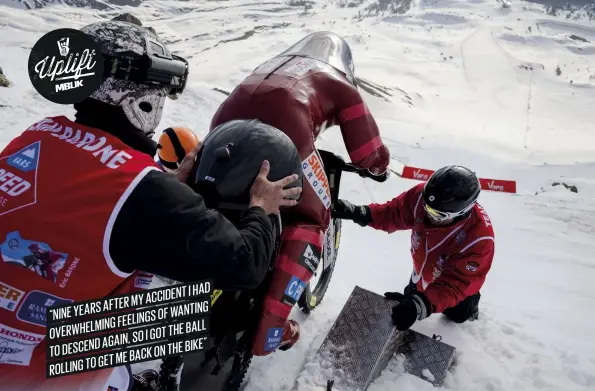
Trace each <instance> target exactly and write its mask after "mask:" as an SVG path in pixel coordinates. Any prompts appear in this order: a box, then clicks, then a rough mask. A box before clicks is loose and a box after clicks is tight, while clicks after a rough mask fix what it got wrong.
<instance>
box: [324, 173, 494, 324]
mask: <svg viewBox="0 0 595 391" xmlns="http://www.w3.org/2000/svg"><path fill="white" fill-rule="evenodd" d="M480 191H481V185H480V183H479V180H478V179H477V177H476V176H475V174H474V173H473V172H472V171H471V170H469V169H467V168H465V167H461V166H447V167H443V168H441V169H439V170H438V171H436V172H435V173H434V174H433V175H432V176H431V177H430V178H429V179H428V181H427V182H426V183H420V184H418V185H416V186H414V187H413V188H411V189H410V190H408V191H406V192H404V193H402V194H401V195H399V196H398V197H396V198H394V199H392V200H391V201H388V202H386V203H384V204H370V205H361V206H355V205H353V204H351V203H350V202H348V201H345V200H338V202H337V204H336V206H335V209H334V211H333V216H335V217H338V218H341V219H348V220H352V221H354V222H355V223H357V224H359V225H361V226H363V227H365V226H369V227H372V228H374V229H377V230H381V231H385V232H388V233H389V234H390V233H393V232H395V231H400V230H411V256H412V257H413V273H412V274H411V278H410V280H409V284H408V285H407V286H406V287H405V290H404V292H403V293H399V292H387V293H385V294H384V296H385V297H386V298H387V299H389V300H396V301H398V302H399V303H398V304H397V305H395V306H394V307H393V310H392V319H393V323H394V324H395V325H396V326H397V329H398V330H400V331H404V330H407V329H409V328H410V327H411V326H412V325H413V324H414V323H415V321H416V320H422V319H424V318H426V317H428V316H430V315H431V314H434V313H442V314H444V315H445V316H446V317H447V318H448V319H450V320H452V321H454V322H456V323H463V322H465V321H467V320H475V319H477V317H478V315H479V299H480V296H481V295H480V292H479V291H480V289H481V287H482V286H483V284H484V281H485V279H486V276H487V274H488V272H489V270H490V268H491V265H492V259H493V258H494V249H495V241H494V230H493V227H492V222H491V221H490V218H489V216H488V214H487V212H486V211H485V209H484V208H483V207H482V206H481V205H479V204H478V203H477V198H478V196H479V193H480Z"/></svg>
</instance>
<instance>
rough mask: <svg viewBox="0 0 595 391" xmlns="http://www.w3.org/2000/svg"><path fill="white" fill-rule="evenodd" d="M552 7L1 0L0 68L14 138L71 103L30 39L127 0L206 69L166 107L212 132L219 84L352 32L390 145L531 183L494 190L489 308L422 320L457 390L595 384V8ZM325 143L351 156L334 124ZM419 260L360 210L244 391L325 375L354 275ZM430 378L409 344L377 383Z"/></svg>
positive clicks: (356, 198)
mask: <svg viewBox="0 0 595 391" xmlns="http://www.w3.org/2000/svg"><path fill="white" fill-rule="evenodd" d="M98 1H99V0H98ZM539 2H541V3H543V1H537V0H535V1H534V2H531V3H529V2H521V1H518V0H513V1H512V2H511V7H510V8H503V7H502V6H501V2H499V1H497V0H433V1H430V0H415V1H409V0H404V1H394V0H393V1H386V0H374V1H371V2H370V1H361V0H337V1H322V0H321V1H302V0H290V2H285V1H282V0H267V1H256V0H254V1H238V0H227V1H208V2H205V1H200V2H198V1H184V2H180V1H165V0H147V1H144V2H142V3H140V4H139V5H138V6H134V7H130V6H125V7H119V6H116V5H114V2H112V3H107V2H102V4H106V7H105V9H104V10H103V11H97V10H96V9H91V8H73V7H69V6H65V5H49V6H46V7H45V8H43V9H39V10H33V11H27V10H26V9H25V8H24V7H23V5H22V3H21V2H14V1H12V0H0V4H4V5H5V6H2V5H0V45H1V47H2V51H1V52H0V53H1V54H0V67H2V69H3V70H4V73H5V74H6V75H7V77H8V78H9V79H10V80H11V81H12V86H11V87H10V88H1V87H0V118H1V119H2V121H1V122H0V148H2V147H3V146H4V145H5V144H6V143H7V142H8V141H10V139H11V138H12V137H13V136H14V135H16V134H18V133H19V132H21V131H22V130H23V129H24V128H25V127H27V126H28V125H30V124H31V123H33V122H35V121H37V120H39V119H40V118H41V117H42V116H45V115H56V114H59V113H66V114H67V115H71V114H72V113H73V112H72V109H71V108H68V107H61V106H58V105H54V104H51V103H48V102H47V101H45V100H44V99H43V98H41V97H40V96H39V95H38V94H37V93H36V92H35V91H34V90H33V88H32V87H31V83H30V82H29V80H28V77H27V70H26V69H27V68H26V62H27V58H28V55H29V50H30V48H31V47H32V45H33V44H34V42H35V41H36V40H37V39H38V38H39V37H40V36H41V35H42V34H43V33H45V32H47V31H49V30H51V29H53V28H56V27H58V26H59V27H75V28H76V27H80V26H82V25H84V24H86V23H90V22H93V21H96V20H100V19H103V18H111V17H113V16H114V15H115V14H117V13H120V12H122V11H126V12H131V13H133V14H134V15H135V16H137V17H139V18H140V19H141V20H142V21H143V23H144V24H145V25H147V26H152V27H154V28H155V30H156V31H157V33H158V34H159V35H160V36H162V37H163V38H164V39H165V40H166V41H167V42H169V43H170V46H171V48H172V49H173V50H174V51H176V52H178V53H179V54H181V55H183V56H186V57H187V58H188V59H189V61H190V64H191V81H190V84H189V88H188V90H187V91H188V92H187V93H186V94H185V96H184V97H182V98H181V99H180V100H178V101H176V102H168V106H167V107H166V111H165V115H164V119H163V121H162V127H165V126H170V125H173V124H175V125H183V126H189V127H191V128H192V129H194V130H195V131H196V132H197V133H198V134H199V135H204V134H205V133H206V129H207V125H208V123H209V120H210V117H211V115H212V114H213V112H214V111H215V110H216V108H217V106H218V104H219V103H220V102H221V101H222V100H223V99H224V98H225V94H223V93H221V92H218V91H216V90H214V89H218V90H222V91H229V90H231V89H232V88H233V87H234V86H235V85H236V84H237V83H238V82H239V81H240V80H241V79H242V78H244V77H245V76H246V75H247V74H248V72H250V71H251V70H252V69H253V68H255V67H256V66H257V65H258V64H259V63H260V62H262V61H264V60H265V59H267V58H269V57H271V56H273V55H275V54H277V53H279V52H281V51H282V50H284V49H285V48H286V47H287V46H288V45H290V44H291V43H293V42H295V41H297V40H298V39H299V38H301V37H302V36H304V35H305V34H307V33H309V32H312V31H316V30H332V31H335V32H337V33H339V34H342V35H344V36H345V37H346V39H347V40H348V41H349V42H350V44H351V45H352V49H353V52H354V56H355V62H356V74H357V75H358V77H360V78H362V79H364V83H363V87H364V89H365V91H367V92H365V98H366V101H367V102H368V104H369V106H370V109H371V111H372V113H373V114H374V115H375V116H376V118H377V120H378V122H379V124H380V126H381V132H382V136H383V138H384V141H385V142H386V144H387V145H388V146H389V148H390V150H391V153H392V155H393V157H395V158H397V159H399V160H401V161H403V162H405V163H408V164H411V165H414V166H417V167H423V168H428V169H436V168H438V167H440V166H442V165H445V164H450V163H458V164H463V165H467V166H469V167H471V168H472V169H474V170H475V171H476V172H477V173H478V174H479V175H480V176H482V177H492V178H501V179H512V180H516V181H517V183H518V194H516V195H506V194H499V193H489V192H484V193H483V194H482V195H481V203H482V204H483V205H484V206H485V208H486V209H487V211H488V213H489V214H490V216H491V219H492V222H493V224H494V227H495V232H496V238H497V240H496V245H497V250H496V259H495V261H494V266H493V269H492V271H491V273H490V275H489V277H488V280H487V283H486V285H485V288H484V289H483V290H482V302H481V311H482V312H481V315H480V319H479V320H478V321H476V322H472V323H468V324H463V325H453V324H449V323H447V322H445V321H444V320H443V318H442V317H441V316H436V315H434V316H432V317H431V318H429V319H426V320H424V321H423V322H420V323H419V324H416V325H415V326H414V329H416V330H419V331H421V332H424V333H429V334H430V335H431V334H432V333H436V334H440V335H442V336H443V341H445V342H447V343H449V344H452V345H454V346H456V347H457V349H458V352H459V353H460V356H459V357H458V359H457V363H456V365H455V366H454V367H453V368H452V370H451V373H450V374H449V376H448V378H447V380H446V382H445V385H444V388H445V389H449V390H459V391H467V390H469V391H477V390H490V391H497V390H515V391H517V390H540V391H542V390H552V391H560V390H565V391H566V390H568V391H573V390H576V391H579V390H583V391H586V390H594V389H595V337H593V334H592V330H593V324H594V323H595V315H594V311H593V309H594V308H595V293H594V291H593V289H592V286H593V281H595V259H594V257H593V254H595V128H594V124H595V110H594V109H593V108H594V107H595V26H594V24H593V22H592V21H589V20H588V18H583V19H578V20H574V19H573V18H565V17H554V16H552V15H548V14H547V13H546V12H545V10H544V7H543V6H542V5H540V4H537V3H539ZM587 5H588V4H587ZM32 8H33V7H32ZM382 10H385V11H384V12H381V11H382ZM394 11H398V12H405V11H406V12H405V13H395V12H394ZM558 67H559V72H557V68H558ZM557 73H559V75H558V74H557ZM319 146H320V147H321V148H326V149H329V150H332V151H334V152H344V151H345V149H344V147H343V145H342V142H341V136H340V133H339V132H338V131H337V130H336V129H330V130H328V131H327V132H326V133H324V134H323V136H322V138H321V140H319ZM344 180H345V182H344V185H343V187H342V189H343V190H342V196H343V197H344V198H347V199H349V200H351V201H353V202H357V203H368V202H373V201H374V202H382V201H385V200H388V199H390V198H392V197H394V196H395V195H397V194H398V193H399V192H401V191H404V190H406V189H408V188H409V187H410V186H412V185H413V184H414V183H415V182H413V181H407V180H402V179H397V178H394V179H391V180H390V181H388V182H387V183H384V184H377V183H374V182H369V181H368V182H366V181H365V180H363V179H361V178H359V177H357V176H350V175H347V174H346V175H345V176H344ZM554 183H564V184H566V185H568V186H570V185H574V186H576V188H577V191H578V192H577V193H574V192H571V191H569V190H568V189H566V187H565V186H564V185H562V184H559V185H557V186H552V185H553V184H554ZM362 244H365V246H364V245H362ZM370 248H373V249H374V253H372V254H370V250H369V249H370ZM410 270H411V260H410V257H409V234H408V233H396V234H393V235H390V236H388V235H386V234H383V233H379V232H376V231H373V230H371V229H363V228H361V227H359V226H357V225H354V224H350V223H345V225H344V232H343V238H342V241H341V249H340V251H339V259H338V266H337V269H336V272H335V275H334V276H333V280H332V282H331V286H330V288H329V293H328V294H327V296H326V297H325V301H324V302H323V304H322V305H321V307H319V308H318V309H317V310H316V311H314V312H313V313H312V314H311V315H310V316H308V317H306V316H304V315H303V314H301V313H298V312H297V311H294V315H293V316H294V317H295V318H296V319H299V320H300V322H301V324H302V326H303V329H302V330H303V333H302V334H303V337H302V339H301V341H300V343H299V344H297V345H296V346H295V347H294V348H293V349H292V350H290V351H288V352H278V353H275V354H274V355H271V356H269V357H265V358H257V359H255V360H254V362H253V366H252V368H251V370H250V372H249V378H248V385H247V387H246V389H245V390H246V391H258V390H262V391H268V390H289V389H291V388H292V387H293V385H294V380H295V378H296V377H297V376H298V375H299V374H300V372H301V371H302V370H305V371H307V373H311V374H312V375H315V374H316V370H317V368H310V367H308V365H306V364H307V362H308V360H309V359H310V358H311V357H312V356H313V355H314V354H315V352H316V350H317V348H318V347H319V346H320V343H321V342H322V340H323V339H324V337H325V335H326V333H327V331H328V330H329V328H330V327H331V325H332V323H333V321H334V319H335V317H336V316H337V315H338V313H339V311H340V310H341V308H342V306H343V304H344V302H345V300H346V299H347V297H348V295H349V294H350V292H351V290H352V289H353V286H354V285H355V284H358V285H360V286H362V287H364V288H367V289H371V290H373V291H376V292H379V293H383V292H385V291H389V290H400V289H402V288H403V286H404V285H405V284H406V282H407V280H408V277H409V274H410ZM304 365H305V369H304V368H303V366H304ZM430 389H433V387H432V386H431V385H430V384H428V383H426V382H424V381H422V380H420V379H418V378H415V377H413V376H410V375H405V374H403V367H402V365H400V362H399V359H398V357H397V358H395V360H394V362H393V363H392V364H391V367H390V368H389V369H387V370H386V371H385V372H384V373H383V374H382V376H381V377H380V378H379V379H378V380H377V381H376V382H375V383H374V384H373V385H372V387H371V388H370V390H374V391H388V390H399V391H413V390H430Z"/></svg>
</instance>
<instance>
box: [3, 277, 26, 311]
mask: <svg viewBox="0 0 595 391" xmlns="http://www.w3.org/2000/svg"><path fill="white" fill-rule="evenodd" d="M24 294H25V292H23V291H21V290H18V289H17V288H15V287H12V286H10V285H8V284H6V283H4V282H1V281H0V308H4V309H5V310H9V311H13V312H14V310H16V309H17V305H18V304H19V301H21V299H22V298H23V295H24Z"/></svg>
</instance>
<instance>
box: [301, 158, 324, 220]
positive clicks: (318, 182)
mask: <svg viewBox="0 0 595 391" xmlns="http://www.w3.org/2000/svg"><path fill="white" fill-rule="evenodd" d="M302 171H303V172H304V176H305V177H306V179H307V180H308V183H309V184H310V186H312V189H314V192H315V193H316V196H317V197H318V198H319V199H320V201H321V202H322V204H323V205H324V207H325V208H326V209H328V208H329V207H330V206H331V192H330V189H329V184H328V179H327V178H326V173H325V172H324V167H323V166H322V162H321V161H320V158H319V157H318V154H317V153H316V151H314V152H312V153H311V154H310V155H309V156H308V157H307V158H306V159H304V160H303V161H302Z"/></svg>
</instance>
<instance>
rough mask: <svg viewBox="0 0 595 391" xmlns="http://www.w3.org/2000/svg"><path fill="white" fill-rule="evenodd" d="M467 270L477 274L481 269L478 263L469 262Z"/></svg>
mask: <svg viewBox="0 0 595 391" xmlns="http://www.w3.org/2000/svg"><path fill="white" fill-rule="evenodd" d="M465 268H466V269H467V270H469V271H470V272H476V271H477V269H478V268H479V264H478V263H477V262H469V263H467V266H465Z"/></svg>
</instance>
